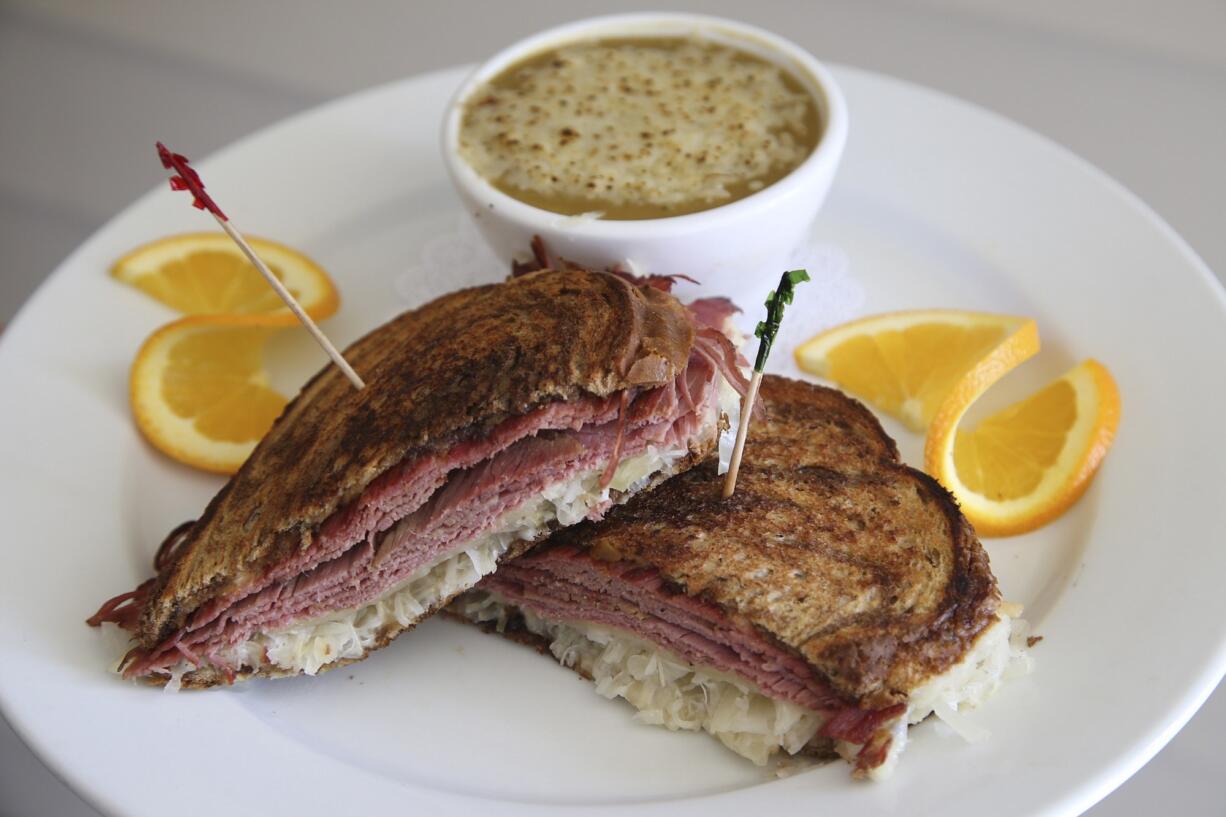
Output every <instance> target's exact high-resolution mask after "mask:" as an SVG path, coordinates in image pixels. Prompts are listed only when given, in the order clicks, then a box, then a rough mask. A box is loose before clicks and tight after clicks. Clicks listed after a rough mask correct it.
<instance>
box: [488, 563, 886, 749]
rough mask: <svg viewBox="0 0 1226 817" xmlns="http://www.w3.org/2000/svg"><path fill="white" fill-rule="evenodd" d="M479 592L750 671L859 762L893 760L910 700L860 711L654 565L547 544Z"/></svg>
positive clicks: (691, 658) (705, 662)
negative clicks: (808, 713) (858, 750)
mask: <svg viewBox="0 0 1226 817" xmlns="http://www.w3.org/2000/svg"><path fill="white" fill-rule="evenodd" d="M476 589H477V590H481V591H486V592H489V593H494V594H497V595H498V596H500V597H501V598H502V599H503V600H504V601H505V602H507V603H509V604H511V605H513V606H515V607H518V608H521V609H526V610H529V611H531V612H533V613H535V614H536V615H538V616H540V617H541V618H544V619H546V620H548V621H562V622H566V621H575V622H586V623H590V624H597V625H603V626H606V627H611V628H616V629H619V630H623V631H626V632H629V633H631V634H632V635H634V636H637V637H638V638H641V639H643V640H644V641H648V642H650V643H653V644H657V645H659V646H660V647H662V648H664V649H666V650H669V651H670V652H672V653H675V654H676V655H677V656H678V657H680V658H681V659H682V660H684V661H686V662H687V663H689V664H692V665H695V666H705V667H712V668H714V669H716V670H719V671H721V672H727V673H731V674H733V675H737V676H739V677H741V678H744V679H745V680H746V681H748V682H750V683H751V684H753V685H754V686H756V687H757V688H758V689H759V690H761V691H762V692H763V694H765V695H767V696H769V697H772V698H776V699H779V700H785V701H790V702H791V703H794V704H796V705H798V706H802V707H804V708H806V709H811V710H814V711H817V712H820V713H822V715H823V716H824V717H825V720H824V722H823V725H822V728H821V730H820V732H819V734H821V735H822V736H824V737H830V738H834V739H837V740H843V741H848V742H850V743H854V744H857V745H864V747H865V751H864V752H862V757H860V758H858V760H857V768H863V769H864V770H867V769H870V768H873V767H875V766H877V765H880V763H881V762H882V761H883V760H884V758H885V754H886V752H885V749H883V748H882V746H883V743H884V746H885V748H886V749H888V746H889V744H888V742H886V741H887V740H888V737H887V735H886V732H887V731H888V727H889V726H890V725H892V723H893V722H894V721H896V720H897V719H898V718H899V717H901V716H902V715H903V712H904V711H905V709H906V707H905V705H903V704H899V705H896V706H891V707H887V708H884V709H878V710H870V709H860V708H859V707H857V706H856V705H855V704H854V703H850V702H848V701H846V700H844V699H843V698H841V697H840V696H838V695H837V694H836V693H835V692H834V691H833V690H831V688H830V687H829V685H828V684H827V683H826V682H825V681H824V680H823V679H822V678H821V677H820V676H819V675H818V674H817V673H816V672H815V671H814V670H813V668H812V667H811V666H810V665H809V664H808V663H807V662H806V661H804V660H803V659H802V658H800V657H799V656H797V655H795V654H794V653H792V652H790V651H788V650H786V649H784V648H783V647H781V646H779V645H777V644H775V643H774V642H772V641H770V640H768V639H767V638H766V637H764V636H763V635H762V634H760V633H759V632H757V631H756V630H754V629H753V628H751V627H749V626H747V625H740V624H737V623H735V622H734V621H732V620H731V619H730V618H729V617H728V616H727V615H726V614H725V613H724V612H723V611H722V610H721V609H720V608H719V607H717V606H715V605H713V604H710V603H708V602H705V601H702V600H701V599H696V598H693V597H691V596H688V595H686V594H685V593H684V592H682V591H680V590H678V589H675V588H672V587H670V586H669V585H668V584H667V583H666V582H665V581H664V580H663V579H662V578H661V577H660V575H659V573H658V572H657V571H656V570H655V569H654V568H651V567H643V566H633V565H630V564H627V563H624V562H609V561H603V560H599V559H596V558H593V557H592V556H591V554H590V553H589V552H588V551H586V550H584V549H580V548H577V547H574V546H571V545H559V546H552V547H551V546H546V547H544V548H540V549H537V550H535V551H532V552H531V553H528V554H526V555H525V556H522V557H520V558H519V559H516V560H515V561H513V562H509V563H507V564H506V565H503V566H502V567H500V568H499V570H498V572H497V573H494V574H492V575H490V576H487V577H486V578H484V579H483V580H482V581H481V582H480V583H479V584H478V585H477V588H476Z"/></svg>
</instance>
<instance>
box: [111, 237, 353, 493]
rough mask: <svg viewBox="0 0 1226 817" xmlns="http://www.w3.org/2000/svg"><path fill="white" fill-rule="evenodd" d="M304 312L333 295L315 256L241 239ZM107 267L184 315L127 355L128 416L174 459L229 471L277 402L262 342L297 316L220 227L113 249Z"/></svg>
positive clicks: (317, 311) (330, 308)
mask: <svg viewBox="0 0 1226 817" xmlns="http://www.w3.org/2000/svg"><path fill="white" fill-rule="evenodd" d="M248 240H249V242H250V243H251V245H252V247H253V248H254V249H255V251H256V253H257V254H258V255H259V256H260V258H262V259H263V260H264V262H265V263H266V264H268V267H269V269H270V270H271V271H272V272H273V274H274V275H276V276H277V278H279V279H280V280H281V282H282V283H284V284H285V287H286V289H288V290H289V291H290V293H291V294H293V296H294V297H295V298H296V299H297V301H298V302H299V303H300V304H301V305H302V308H303V309H304V310H306V312H307V314H309V315H310V316H311V317H313V318H315V319H316V320H322V319H323V318H326V317H328V316H330V315H332V314H334V313H335V312H336V310H337V309H338V308H339V307H340V297H339V295H338V294H337V291H336V287H335V286H334V285H333V284H332V281H331V279H329V278H328V275H327V273H325V272H324V271H323V270H322V269H321V268H320V267H319V265H318V264H316V263H315V262H314V261H312V260H311V259H309V258H307V257H306V256H305V255H303V254H302V253H300V252H298V251H296V250H293V249H290V248H289V247H286V246H285V245H283V244H278V243H276V242H275V241H268V240H267V239H262V238H250V239H248ZM111 274H112V275H113V276H115V277H116V278H118V279H119V280H121V281H123V282H125V283H127V284H131V285H132V286H134V287H137V288H138V289H141V290H143V291H144V292H146V293H147V294H149V295H151V296H152V297H154V298H156V299H157V300H159V301H161V302H162V303H164V304H166V305H167V306H169V307H172V308H173V309H177V310H178V311H180V312H184V313H187V314H188V315H189V316H191V317H187V318H182V319H180V320H177V321H175V322H173V323H170V324H168V325H166V326H164V327H162V328H161V329H159V330H158V331H157V332H155V333H153V335H151V336H150V337H149V339H148V340H146V341H145V343H144V345H143V346H141V348H140V351H139V352H138V353H137V355H136V360H135V361H134V362H133V364H132V372H131V380H130V383H129V397H130V400H131V404H132V413H133V415H134V417H135V418H136V425H137V427H138V428H139V429H140V431H141V433H142V434H144V435H145V437H146V439H148V440H149V442H150V443H152V444H153V445H154V446H155V447H156V448H158V449H159V450H161V451H162V452H163V453H165V454H168V455H169V456H171V457H173V458H174V459H176V460H179V461H180V462H183V463H186V464H188V465H192V466H195V467H197V468H203V469H205V470H206V471H214V472H216V473H219V474H232V473H234V472H235V471H237V470H238V468H239V466H240V465H242V464H243V461H244V460H246V459H247V456H248V455H249V454H250V453H251V451H252V449H253V448H255V445H256V443H258V442H259V441H260V439H261V438H262V437H263V436H264V434H265V433H266V432H267V431H268V429H269V428H270V427H271V426H272V423H273V421H274V420H275V419H276V418H277V416H278V415H279V414H280V413H281V410H282V409H283V408H285V403H286V398H285V397H283V396H282V395H280V394H278V393H277V392H275V391H273V390H272V389H271V388H269V386H268V373H267V372H266V371H265V369H264V348H265V346H266V344H267V341H268V339H269V337H271V336H272V334H273V333H275V332H277V331H278V330H281V329H284V328H286V327H291V326H296V325H297V323H298V321H297V319H296V318H295V317H294V316H293V314H292V313H291V312H290V311H289V309H288V308H286V307H285V305H284V304H283V303H282V301H281V299H280V297H278V296H277V293H276V292H274V291H273V289H272V287H270V286H269V285H268V282H267V281H265V280H264V277H263V276H262V275H260V273H259V271H258V270H257V269H256V268H255V267H254V266H253V265H252V264H251V262H250V261H249V260H247V257H246V256H245V255H243V254H242V251H241V250H239V249H238V247H237V246H235V245H234V242H233V241H231V240H230V238H229V236H227V235H225V234H224V233H189V234H186V235H175V236H170V237H169V238H163V239H161V240H159V241H154V242H152V243H150V244H146V245H145V246H143V247H139V248H137V249H135V250H133V251H132V252H130V253H128V254H127V255H125V256H124V257H123V258H120V259H119V260H118V261H117V262H116V263H115V265H114V266H113V267H112V268H111Z"/></svg>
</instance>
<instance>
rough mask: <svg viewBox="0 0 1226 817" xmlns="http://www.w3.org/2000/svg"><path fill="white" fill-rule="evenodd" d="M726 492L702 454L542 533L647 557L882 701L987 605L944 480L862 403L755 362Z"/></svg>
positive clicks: (974, 624)
mask: <svg viewBox="0 0 1226 817" xmlns="http://www.w3.org/2000/svg"><path fill="white" fill-rule="evenodd" d="M761 394H762V398H763V400H764V401H765V403H766V408H767V414H766V418H765V420H764V421H761V422H755V425H754V426H753V428H752V431H751V433H750V435H749V440H748V443H747V445H746V450H745V458H744V461H743V463H742V466H741V471H740V476H739V479H738V482H737V488H736V493H735V494H734V495H733V496H732V498H731V499H728V500H723V499H721V498H720V488H721V486H722V483H723V478H722V477H719V476H717V475H716V467H715V464H714V463H706V464H704V465H700V466H698V467H697V468H695V469H693V470H691V471H689V472H687V473H685V474H682V475H680V476H678V477H675V478H674V479H672V480H669V481H668V482H667V483H666V484H665V485H663V486H661V487H660V488H658V489H657V490H655V491H653V492H652V493H650V494H648V495H646V496H643V497H640V498H639V499H637V500H636V501H634V502H632V503H629V504H627V505H624V506H621V507H619V508H615V509H613V510H612V511H610V513H609V514H608V516H607V517H606V518H605V519H604V520H603V521H602V522H600V523H595V524H592V523H584V524H581V525H577V526H575V527H572V528H568V529H566V530H563V531H559V532H558V533H557V534H555V535H554V536H553V537H552V538H551V539H550V541H549V543H548V544H547V545H545V546H546V547H550V546H554V545H566V544H570V545H579V546H582V547H587V548H590V549H591V551H592V554H593V555H594V556H595V557H597V558H602V559H613V560H629V561H631V562H633V563H637V564H642V565H646V566H650V567H653V568H655V569H656V570H658V571H659V573H660V574H661V576H662V577H663V578H664V579H665V580H666V581H667V582H668V583H669V584H670V585H672V586H673V587H674V589H675V590H676V591H677V592H683V593H686V594H689V595H691V596H696V597H699V598H702V599H704V600H707V601H709V602H713V603H714V604H716V605H718V606H719V607H720V608H721V609H723V610H724V611H725V612H726V614H727V615H728V616H729V617H730V618H731V619H732V620H734V621H736V622H738V623H740V624H743V625H747V626H751V627H754V628H756V629H757V630H758V631H759V632H761V633H762V634H764V635H765V636H766V637H768V638H770V639H772V640H773V641H774V642H775V643H777V644H780V645H782V646H784V647H785V648H788V649H790V650H792V651H794V652H795V653H797V654H798V655H800V656H801V657H803V658H804V659H805V660H807V661H808V662H809V663H810V664H811V665H812V666H814V667H815V668H816V669H817V670H819V671H820V672H821V673H822V675H823V676H825V677H826V678H827V679H828V680H829V682H830V684H831V686H832V687H833V689H834V690H835V691H836V692H838V693H840V694H841V695H842V696H844V697H846V698H847V699H848V700H849V701H853V702H855V703H857V704H859V705H860V706H864V707H868V708H880V707H884V706H888V705H890V704H894V703H899V702H902V701H905V700H906V698H907V695H908V693H909V692H910V691H911V690H912V689H914V688H916V687H917V686H919V685H920V684H922V683H923V682H924V681H925V680H926V679H928V678H930V677H932V676H933V675H935V674H937V673H940V672H943V671H944V670H946V669H948V668H949V667H950V666H952V665H953V664H954V663H956V662H957V661H958V660H959V659H960V658H961V657H962V656H963V655H964V654H965V653H966V652H967V650H968V649H969V648H970V647H971V645H972V644H973V643H974V641H975V639H976V637H977V636H978V635H979V634H980V633H981V632H983V631H984V630H985V628H986V627H987V626H988V625H989V624H990V623H991V622H992V621H994V620H995V611H996V608H997V606H998V604H999V602H1000V596H999V592H998V590H997V587H996V580H995V578H994V577H993V575H992V572H991V570H990V568H989V566H988V558H987V554H986V553H985V552H984V550H983V547H982V545H981V544H980V543H979V540H978V539H977V538H976V537H975V534H974V531H973V530H972V529H971V526H970V524H969V523H968V522H967V521H966V519H965V518H964V517H963V516H962V514H961V512H960V511H959V510H958V506H957V504H956V503H955V502H954V500H953V498H952V497H951V496H950V495H949V493H948V492H947V491H945V489H944V488H942V487H941V486H940V485H939V484H938V483H937V482H936V481H935V480H933V479H931V478H930V477H928V476H927V475H925V474H923V473H921V472H919V471H917V470H915V469H913V468H909V467H907V466H906V465H903V464H902V463H901V462H900V461H899V459H898V451H897V448H896V447H895V445H894V442H893V441H892V440H891V439H890V438H889V436H888V435H886V433H885V432H884V431H883V430H882V428H881V425H880V424H879V423H878V422H877V420H876V419H875V418H874V417H873V415H872V414H871V413H870V412H869V411H868V410H867V409H865V408H864V406H862V405H861V404H860V403H858V402H856V401H855V400H852V399H851V398H849V397H846V396H845V395H843V394H842V393H840V392H837V391H834V390H832V389H827V388H823V387H821V386H816V385H811V384H808V383H801V382H799V381H794V380H787V379H784V378H779V377H766V378H765V379H764V380H763V383H762V390H761Z"/></svg>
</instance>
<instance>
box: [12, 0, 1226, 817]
mask: <svg viewBox="0 0 1226 817" xmlns="http://www.w3.org/2000/svg"><path fill="white" fill-rule="evenodd" d="M654 5H656V4H650V3H647V4H644V3H637V2H636V3H623V4H619V5H614V4H610V3H599V2H594V1H593V0H568V2H566V3H562V2H553V3H550V2H544V0H537V1H535V2H517V3H506V2H486V3H482V2H476V1H475V0H448V2H446V3H435V4H427V3H424V2H418V3H404V2H397V0H372V2H366V3H362V4H350V3H326V2H323V1H322V0H310V1H309V2H306V1H305V0H304V1H303V2H295V0H266V1H265V2H262V3H259V4H238V3H193V2H188V0H161V2H159V1H158V0H110V2H108V3H105V4H82V3H79V2H73V0H8V2H7V3H6V4H3V5H0V155H2V156H3V157H4V159H3V161H2V162H0V246H2V247H3V248H4V255H5V271H4V274H3V275H0V322H3V321H6V320H8V319H10V318H11V317H12V316H13V315H14V314H15V313H16V311H17V310H18V308H19V307H20V305H21V303H22V302H23V301H24V300H25V298H26V297H28V295H29V293H30V292H32V291H33V289H34V287H36V286H37V285H38V283H39V282H40V281H41V280H42V279H43V278H44V277H45V276H46V275H47V273H49V272H50V271H51V270H52V269H53V268H54V267H55V265H56V264H57V263H58V262H59V261H60V260H61V259H62V258H63V257H64V256H65V255H66V254H67V253H68V252H69V251H71V250H72V249H73V247H74V246H75V245H76V244H78V243H79V242H81V241H83V240H84V239H85V238H86V237H87V236H88V235H89V234H90V233H91V232H93V231H94V230H95V229H97V228H98V227H99V226H100V225H101V224H102V223H103V222H105V221H106V219H108V218H109V217H110V216H111V215H112V214H114V213H115V212H116V211H118V210H119V209H120V208H122V207H123V206H124V205H126V204H127V203H129V202H130V201H131V200H133V199H134V198H135V197H136V196H138V195H139V194H141V193H142V192H144V191H145V190H147V189H148V188H149V187H151V186H152V185H154V184H156V183H159V181H160V179H161V176H160V174H159V173H157V172H156V168H155V167H154V166H153V165H151V164H150V161H149V155H150V147H151V144H152V141H153V139H155V138H161V139H164V140H166V141H167V142H169V143H170V144H173V145H186V146H190V150H191V153H192V155H204V154H207V153H208V152H209V151H211V150H213V149H215V148H217V147H220V146H222V145H224V144H226V143H227V142H230V141H232V140H233V139H235V138H237V137H239V136H242V135H243V134H245V133H247V132H249V131H251V130H254V129H256V128H258V127H261V126H263V125H265V124H268V123H270V122H273V121H275V120H278V119H280V118H282V117H284V116H286V115H288V114H290V113H293V112H295V111H298V110H302V109H304V108H308V107H311V106H313V105H315V104H317V103H319V102H322V101H324V100H327V99H329V98H331V97H334V96H338V95H341V94H345V93H348V92H350V91H354V90H357V89H360V88H364V87H367V86H370V85H374V84H377V83H380V82H385V81H388V80H392V79H396V78H399V77H404V76H408V75H411V74H416V73H420V72H423V71H428V70H432V69H435V68H442V67H446V66H451V65H456V64H459V63H468V62H475V61H478V60H479V59H481V58H482V57H483V56H485V55H487V54H489V53H491V52H493V51H494V50H496V49H497V48H499V47H500V46H502V45H505V44H507V43H509V42H511V41H512V40H515V39H517V38H519V37H521V36H523V35H526V34H528V33H530V32H532V31H535V30H538V29H541V28H544V27H546V26H549V25H552V24H555V23H558V22H562V21H564V20H568V19H577V18H581V17H586V16H591V15H594V14H599V13H604V12H608V11H612V10H628V9H631V8H650V7H653V6H654ZM660 5H663V6H666V7H669V8H674V9H679V10H692V11H704V12H708V13H713V14H721V15H724V16H729V17H735V18H738V19H742V20H746V21H748V22H752V23H755V24H757V25H761V26H763V27H766V28H769V29H772V30H774V31H777V32H779V33H781V34H783V35H785V36H787V37H789V38H791V39H793V40H795V41H797V42H799V43H800V44H801V45H803V46H805V47H807V48H808V49H809V50H811V51H812V52H813V53H815V54H816V55H818V57H819V58H822V59H826V60H829V61H832V62H841V63H847V64H850V65H855V66H858V67H862V68H868V69H872V70H876V71H881V72H884V73H888V74H893V75H895V76H899V77H903V78H905V79H909V80H912V81H914V82H918V83H921V84H925V85H929V86H932V87H934V88H938V89H941V90H944V91H947V92H949V93H952V94H954V95H957V96H960V97H963V98H966V99H968V100H971V101H973V102H976V103H978V104H979V105H982V106H984V107H987V108H990V109H993V110H995V111H998V112H1000V113H1002V114H1004V115H1006V116H1008V117H1010V118H1012V119H1014V120H1016V121H1018V122H1021V123H1022V124H1024V125H1027V126H1029V127H1031V128H1033V129H1035V130H1037V131H1039V132H1041V133H1044V134H1046V135H1047V136H1050V137H1052V138H1054V139H1055V140H1057V141H1059V142H1061V143H1063V144H1065V145H1067V146H1068V147H1070V148H1072V149H1073V150H1074V151H1076V152H1077V153H1079V154H1081V155H1082V156H1084V157H1086V158H1087V159H1089V160H1090V161H1091V162H1093V163H1094V164H1096V165H1098V166H1099V167H1101V168H1103V169H1104V170H1105V171H1107V172H1108V173H1109V174H1111V175H1112V176H1114V177H1115V178H1117V179H1119V180H1120V181H1122V182H1123V183H1124V184H1125V185H1127V186H1128V187H1129V188H1131V189H1132V190H1133V191H1134V192H1136V193H1137V194H1138V195H1140V197H1141V198H1143V199H1144V200H1145V201H1147V202H1148V203H1149V204H1150V205H1151V206H1152V207H1153V208H1154V209H1155V210H1157V212H1158V213H1159V214H1160V215H1161V216H1162V217H1163V218H1165V219H1166V220H1167V221H1168V222H1170V223H1171V225H1172V226H1174V228H1175V229H1176V230H1177V231H1178V232H1179V233H1181V234H1182V235H1183V236H1184V238H1186V239H1187V240H1188V241H1189V242H1190V243H1191V245H1192V246H1193V248H1195V249H1196V251H1197V252H1199V253H1200V254H1201V256H1202V257H1203V258H1204V259H1205V261H1206V262H1208V264H1209V266H1210V267H1211V268H1212V269H1214V270H1215V271H1216V272H1217V275H1218V277H1219V279H1222V278H1223V276H1224V275H1226V229H1223V227H1222V225H1223V221H1222V219H1223V214H1226V149H1223V145H1224V144H1226V49H1223V48H1222V45H1221V43H1222V42H1223V40H1226V4H1223V3H1222V2H1220V0H1167V2H1160V0H1148V1H1146V0H1081V2H1078V3H1067V2H1063V0H1032V2H1028V3H1017V2H1012V0H910V1H907V0H897V1H896V2H867V1H866V0H833V1H831V2H808V3H799V2H785V1H784V0H756V2H753V3H748V4H747V3H743V2H732V1H731V0H719V1H718V2H708V3H699V2H682V1H681V0H673V2H669V3H667V4H660ZM8 544H9V546H12V543H8ZM1121 716H1122V717H1126V713H1122V715H1121ZM1224 730H1226V692H1223V691H1222V689H1221V688H1219V690H1218V692H1217V693H1215V695H1214V696H1213V697H1211V698H1210V700H1209V702H1208V703H1207V704H1206V705H1205V707H1204V708H1203V709H1202V710H1201V712H1200V713H1198V714H1197V715H1196V717H1194V718H1193V720H1192V721H1191V722H1190V723H1189V724H1188V726H1187V727H1185V729H1184V730H1183V731H1182V732H1180V733H1179V734H1178V735H1177V736H1176V737H1175V738H1174V740H1173V741H1172V742H1171V743H1170V744H1169V745H1168V746H1167V748H1166V749H1164V750H1163V751H1162V752H1161V753H1160V754H1159V755H1158V756H1157V757H1156V758H1155V759H1154V760H1153V761H1152V762H1151V763H1150V764H1149V765H1148V766H1146V767H1145V768H1144V769H1142V770H1141V772H1140V773H1138V774H1137V775H1136V776H1135V777H1134V778H1133V779H1132V780H1130V781H1128V782H1127V783H1125V784H1124V785H1123V786H1122V787H1121V788H1120V789H1119V790H1117V791H1116V792H1115V793H1114V794H1112V795H1110V796H1109V797H1108V798H1107V799H1106V800H1104V801H1103V802H1102V803H1100V804H1099V805H1097V806H1096V807H1094V808H1093V809H1091V811H1090V812H1088V814H1090V815H1093V817H1140V815H1151V814H1156V813H1160V812H1161V811H1163V810H1166V809H1169V808H1171V807H1172V806H1175V807H1176V808H1178V810H1179V812H1180V814H1181V815H1187V816H1188V817H1198V815H1220V814H1222V813H1223V812H1224V811H1226V759H1224V758H1223V754H1222V752H1221V749H1222V746H1223V744H1222V739H1221V735H1222V733H1223V731H1224ZM1052 738H1053V740H1058V739H1059V736H1058V735H1053V736H1052ZM185 807H186V804H184V803H179V804H174V806H173V808H174V809H175V811H176V812H180V813H181V812H183V811H184V809H185ZM188 812H189V813H190V809H188ZM95 814H96V812H94V811H93V810H92V809H91V808H89V806H87V805H86V804H84V803H83V802H82V801H80V800H79V799H78V798H77V797H76V796H75V795H74V794H73V793H72V792H70V791H69V790H68V789H67V788H66V787H64V786H63V785H62V784H60V783H59V782H58V781H57V780H56V779H55V778H54V777H53V776H52V775H51V774H50V772H48V771H47V770H46V769H45V767H43V765H42V764H41V763H40V762H39V761H38V760H37V759H36V758H35V757H34V756H33V755H31V754H30V753H29V752H28V751H27V750H26V749H25V748H24V747H23V746H22V745H21V743H20V741H19V740H18V739H17V737H16V736H15V735H14V734H13V733H12V732H11V730H9V729H8V727H7V725H6V724H4V723H3V722H2V721H0V817H10V815H11V816H12V817H17V816H18V815H21V817H36V816H39V815H55V817H87V816H88V817H92V816H93V815H95Z"/></svg>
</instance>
